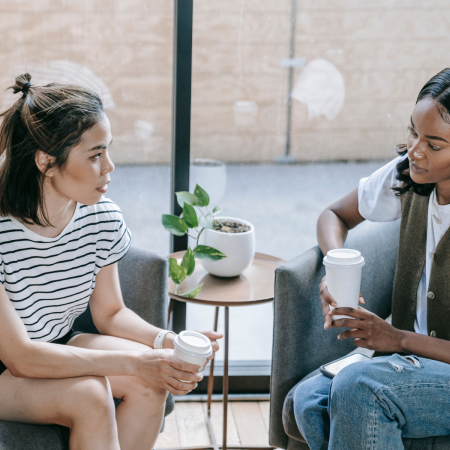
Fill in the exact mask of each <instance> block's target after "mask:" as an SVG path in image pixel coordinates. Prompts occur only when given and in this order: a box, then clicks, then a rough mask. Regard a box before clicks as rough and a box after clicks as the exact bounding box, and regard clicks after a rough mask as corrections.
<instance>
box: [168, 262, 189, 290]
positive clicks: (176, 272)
mask: <svg viewBox="0 0 450 450" xmlns="http://www.w3.org/2000/svg"><path fill="white" fill-rule="evenodd" d="M169 274H170V278H172V281H173V282H174V283H175V284H180V283H181V282H182V281H183V280H184V279H185V278H186V270H185V269H184V267H180V266H179V265H178V262H177V260H176V259H175V258H169Z"/></svg>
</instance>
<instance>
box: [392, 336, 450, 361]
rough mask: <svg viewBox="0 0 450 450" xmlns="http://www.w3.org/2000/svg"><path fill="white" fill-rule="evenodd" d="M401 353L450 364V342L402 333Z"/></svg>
mask: <svg viewBox="0 0 450 450" xmlns="http://www.w3.org/2000/svg"><path fill="white" fill-rule="evenodd" d="M400 347H401V350H400V351H401V352H402V353H406V354H411V355H417V356H423V357H424V358H428V359H433V360H435V361H441V362H444V363H447V364H450V341H446V340H444V339H437V338H433V337H430V336H425V335H423V334H419V333H413V332H411V331H402V338H401V343H400Z"/></svg>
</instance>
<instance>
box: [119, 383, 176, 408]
mask: <svg viewBox="0 0 450 450" xmlns="http://www.w3.org/2000/svg"><path fill="white" fill-rule="evenodd" d="M167 395H168V392H167V391H166V390H165V389H161V388H157V387H155V386H153V385H150V384H149V383H146V382H145V381H144V380H142V379H141V378H137V377H129V379H128V380H127V384H126V394H125V397H124V400H125V401H126V398H127V397H129V398H131V397H132V398H133V399H138V400H141V401H143V402H151V403H153V404H155V403H165V402H166V399H167Z"/></svg>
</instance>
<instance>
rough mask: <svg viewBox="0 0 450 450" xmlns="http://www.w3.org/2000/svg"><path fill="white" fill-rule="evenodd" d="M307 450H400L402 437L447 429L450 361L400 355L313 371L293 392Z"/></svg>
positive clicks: (449, 429) (439, 433)
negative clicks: (328, 373) (326, 373)
mask: <svg viewBox="0 0 450 450" xmlns="http://www.w3.org/2000/svg"><path fill="white" fill-rule="evenodd" d="M294 413H295V420H296V422H297V426H298V428H299V430H300V432H301V433H302V435H303V437H304V438H305V440H306V442H307V443H308V445H309V447H310V449H311V450H326V449H330V450H403V449H404V446H403V444H402V438H422V437H430V436H444V435H449V434H450V365H449V364H446V363H443V362H438V361H433V360H431V359H425V358H419V357H416V356H407V357H403V356H401V355H398V354H394V355H391V356H382V357H378V358H374V359H372V360H368V361H367V362H366V361H364V362H359V363H355V364H351V365H349V366H347V367H345V368H344V369H342V370H341V371H340V372H339V373H338V374H337V375H336V376H335V377H334V378H333V379H332V380H331V379H330V378H327V377H325V376H324V375H322V374H320V375H316V376H315V377H312V378H310V379H308V380H306V381H305V382H303V383H301V384H299V385H298V386H297V388H296V391H295V393H294Z"/></svg>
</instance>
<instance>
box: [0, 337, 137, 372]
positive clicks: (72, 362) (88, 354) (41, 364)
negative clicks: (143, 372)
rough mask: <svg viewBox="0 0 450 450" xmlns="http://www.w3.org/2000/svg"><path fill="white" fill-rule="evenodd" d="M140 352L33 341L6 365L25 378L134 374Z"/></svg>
mask: <svg viewBox="0 0 450 450" xmlns="http://www.w3.org/2000/svg"><path fill="white" fill-rule="evenodd" d="M137 360H138V352H123V351H106V350H90V349H84V348H79V347H72V346H70V345H65V346H62V345H58V344H52V343H47V342H30V343H29V344H27V345H25V346H24V347H22V348H21V349H20V350H19V351H18V352H17V354H15V356H14V361H13V362H12V363H11V364H7V362H6V361H5V362H6V365H7V367H8V369H10V371H11V373H12V374H13V375H15V376H18V377H22V378H72V377H81V376H86V375H96V376H108V375H133V374H134V373H135V372H136V365H137Z"/></svg>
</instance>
